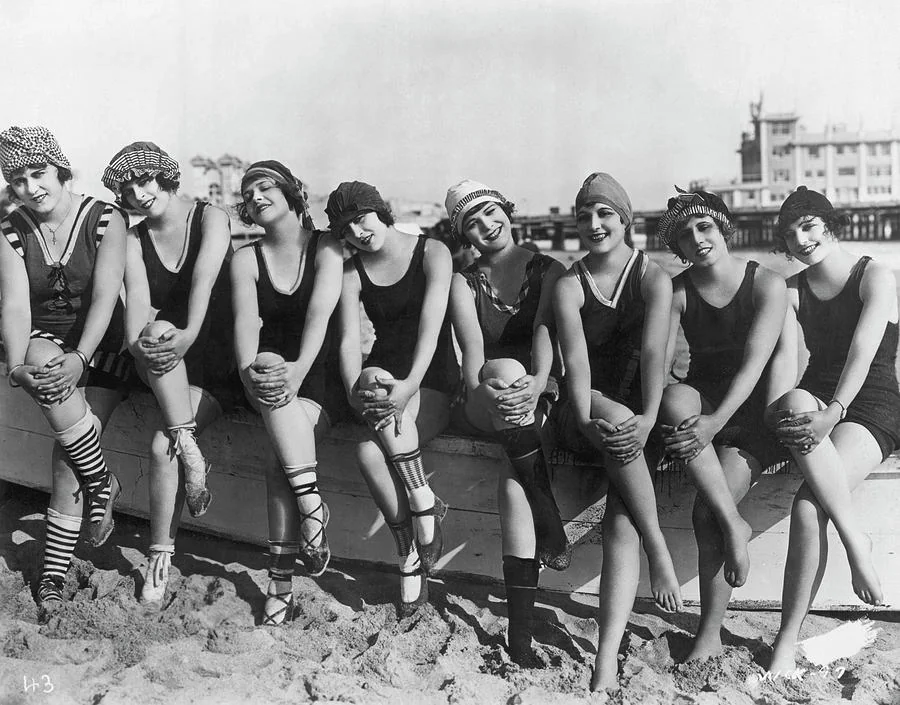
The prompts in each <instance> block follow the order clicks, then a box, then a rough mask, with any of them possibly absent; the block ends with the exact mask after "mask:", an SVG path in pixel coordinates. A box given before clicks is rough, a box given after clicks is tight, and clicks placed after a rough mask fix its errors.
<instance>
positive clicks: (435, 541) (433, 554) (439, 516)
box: [412, 495, 450, 575]
mask: <svg viewBox="0 0 900 705" xmlns="http://www.w3.org/2000/svg"><path fill="white" fill-rule="evenodd" d="M448 509H450V507H448V506H447V505H446V504H444V501H443V500H442V499H441V498H440V497H438V496H437V495H435V496H434V504H432V505H431V508H430V509H423V510H422V511H420V512H412V515H413V516H414V517H425V516H433V517H434V538H432V540H431V543H426V544H423V543H420V542H418V541H417V546H418V551H419V560H420V561H422V570H424V571H425V575H431V572H432V571H433V570H434V565H435V563H437V562H438V560H439V559H440V557H441V554H442V553H443V552H444V534H443V532H442V531H441V522H443V521H444V517H445V516H447V510H448Z"/></svg>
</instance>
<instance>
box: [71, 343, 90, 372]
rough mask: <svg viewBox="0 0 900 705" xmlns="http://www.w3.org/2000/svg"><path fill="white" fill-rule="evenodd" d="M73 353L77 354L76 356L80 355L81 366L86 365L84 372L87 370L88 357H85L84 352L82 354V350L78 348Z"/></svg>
mask: <svg viewBox="0 0 900 705" xmlns="http://www.w3.org/2000/svg"><path fill="white" fill-rule="evenodd" d="M72 352H73V353H75V354H76V355H78V359H79V360H81V364H82V365H84V367H83V370H87V368H88V359H87V355H85V354H84V353H83V352H81V350H79V349H78V348H75V349H74V350H73V351H72Z"/></svg>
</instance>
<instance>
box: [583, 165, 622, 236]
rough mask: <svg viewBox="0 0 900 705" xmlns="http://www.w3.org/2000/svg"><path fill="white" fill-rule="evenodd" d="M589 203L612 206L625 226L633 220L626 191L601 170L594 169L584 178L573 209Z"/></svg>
mask: <svg viewBox="0 0 900 705" xmlns="http://www.w3.org/2000/svg"><path fill="white" fill-rule="evenodd" d="M591 203H602V204H604V205H607V206H609V207H610V208H612V209H613V210H614V211H615V212H616V213H618V214H619V217H620V218H621V219H622V222H623V223H625V227H626V228H627V227H628V226H629V225H631V221H632V220H634V212H633V211H632V208H631V199H630V198H628V193H627V192H626V191H625V189H624V188H622V184H620V183H619V182H618V181H616V180H615V179H614V178H613V177H612V176H610V175H609V174H606V173H604V172H602V171H596V172H594V173H593V174H591V175H590V176H588V177H587V178H586V179H585V180H584V183H583V184H582V185H581V188H580V189H579V190H578V195H576V196H575V210H576V211H578V210H579V209H580V208H582V207H583V206H587V205H590V204H591Z"/></svg>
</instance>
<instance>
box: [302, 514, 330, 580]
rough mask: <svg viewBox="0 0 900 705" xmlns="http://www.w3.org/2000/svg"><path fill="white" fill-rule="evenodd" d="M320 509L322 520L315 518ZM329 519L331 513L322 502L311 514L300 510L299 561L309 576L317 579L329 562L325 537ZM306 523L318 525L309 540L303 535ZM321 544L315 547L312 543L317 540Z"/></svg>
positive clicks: (326, 538)
mask: <svg viewBox="0 0 900 705" xmlns="http://www.w3.org/2000/svg"><path fill="white" fill-rule="evenodd" d="M319 508H321V509H322V518H321V519H320V518H319V517H317V516H315V513H316V512H318V511H319ZM330 518H331V512H330V511H329V510H328V505H327V504H325V502H322V504H320V505H319V506H318V507H316V508H315V509H313V510H312V511H311V512H304V511H303V510H302V509H301V510H300V560H301V562H302V563H303V565H305V566H306V569H307V570H308V571H309V574H310V575H311V576H312V577H314V578H317V577H319V576H320V575H322V573H324V572H325V569H326V568H328V562H329V561H330V560H331V548H329V546H328V536H326V535H325V527H327V526H328V520H329V519H330ZM307 521H315V522H318V523H319V528H318V529H317V530H316V533H315V534H313V535H312V537H311V538H305V537H304V535H303V524H304V523H306V522H307ZM320 537H321V542H320V543H319V544H318V545H315V544H314V543H313V542H314V541H317V540H319V538H320Z"/></svg>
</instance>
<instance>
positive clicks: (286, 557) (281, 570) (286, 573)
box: [269, 541, 300, 581]
mask: <svg viewBox="0 0 900 705" xmlns="http://www.w3.org/2000/svg"><path fill="white" fill-rule="evenodd" d="M299 553H300V545H299V544H298V543H297V542H296V541H269V579H270V580H285V581H288V580H290V579H291V578H293V577H294V566H295V565H296V563H297V556H298V555H299Z"/></svg>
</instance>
